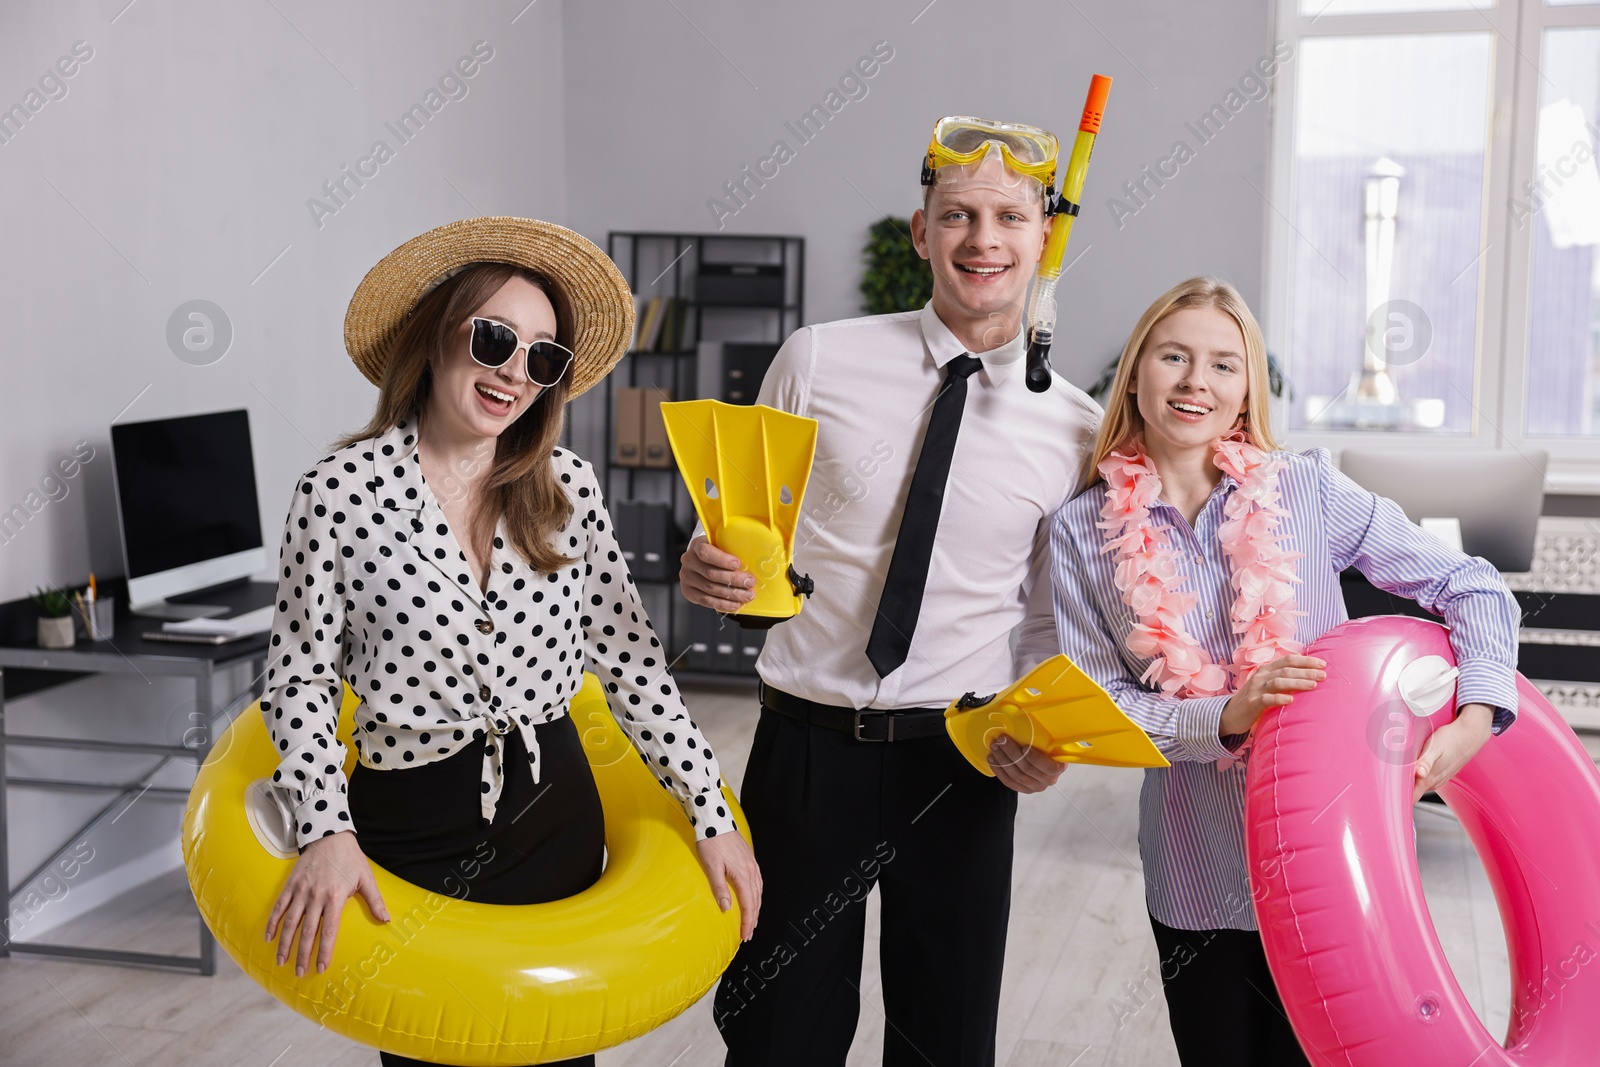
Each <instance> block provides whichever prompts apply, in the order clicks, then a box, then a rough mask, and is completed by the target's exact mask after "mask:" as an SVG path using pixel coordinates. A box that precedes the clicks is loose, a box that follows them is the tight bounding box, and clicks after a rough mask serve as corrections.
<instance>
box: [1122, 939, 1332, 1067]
mask: <svg viewBox="0 0 1600 1067" xmlns="http://www.w3.org/2000/svg"><path fill="white" fill-rule="evenodd" d="M1150 926H1151V928H1152V929H1153V930H1154V931H1155V934H1156V949H1157V950H1158V952H1159V953H1160V959H1161V986H1162V989H1163V991H1164V992H1165V993H1166V996H1167V1014H1168V1015H1170V1016H1171V1019H1172V1039H1173V1041H1174V1042H1176V1043H1177V1046H1178V1060H1179V1061H1180V1062H1181V1063H1182V1064H1183V1065H1184V1067H1212V1065H1214V1064H1221V1063H1225V1064H1227V1065H1228V1067H1297V1065H1306V1067H1309V1061H1308V1060H1307V1059H1306V1056H1305V1053H1304V1052H1302V1051H1301V1049H1300V1042H1299V1041H1298V1040H1296V1038H1295V1036H1294V1030H1293V1029H1291V1028H1290V1026H1289V1017H1288V1016H1287V1015H1285V1014H1284V1011H1283V1001H1282V1000H1281V999H1280V998H1279V997H1278V987H1277V985H1276V984H1274V982H1273V981H1272V972H1271V971H1269V970H1268V969H1267V956H1266V953H1265V952H1264V951H1262V948H1261V935H1260V934H1259V933H1257V932H1256V931H1254V930H1177V929H1174V928H1172V927H1170V926H1163V925H1162V924H1161V923H1159V922H1157V921H1156V919H1155V916H1151V917H1150Z"/></svg>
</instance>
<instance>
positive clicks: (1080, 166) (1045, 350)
mask: <svg viewBox="0 0 1600 1067" xmlns="http://www.w3.org/2000/svg"><path fill="white" fill-rule="evenodd" d="M1110 94H1111V79H1110V78H1108V77H1106V76H1105V75H1104V74H1096V75H1095V76H1094V77H1093V78H1091V79H1090V81H1089V98H1088V100H1086V101H1085V102H1084V105H1083V118H1082V119H1081V120H1080V121H1079V122H1078V136H1077V139H1076V140H1074V141H1073V142H1072V156H1071V157H1070V159H1069V160H1068V162H1067V174H1066V177H1065V178H1064V179H1062V182H1061V199H1060V200H1059V201H1058V202H1057V206H1056V208H1055V211H1054V213H1053V214H1054V217H1055V223H1054V224H1053V225H1052V226H1051V227H1050V236H1049V237H1048V238H1046V239H1045V243H1044V252H1043V253H1041V254H1040V256H1039V274H1038V277H1037V278H1035V279H1034V282H1033V295H1032V296H1031V297H1030V298H1029V300H1028V388H1029V389H1031V390H1033V391H1034V392H1035V393H1042V392H1044V391H1045V390H1046V389H1048V388H1050V344H1051V342H1052V341H1054V339H1055V330H1056V282H1057V280H1058V279H1060V277H1061V261H1062V260H1063V259H1064V258H1065V257H1066V253H1067V238H1068V237H1070V236H1071V235H1072V223H1073V220H1074V219H1076V218H1077V216H1078V202H1079V198H1080V197H1081V196H1082V195H1083V179H1084V176H1085V175H1087V174H1088V173H1089V156H1090V154H1091V153H1092V152H1093V151H1094V139H1095V138H1096V137H1097V136H1098V135H1099V133H1100V116H1101V115H1102V114H1103V113H1104V112H1105V108H1106V97H1108V96H1109V95H1110Z"/></svg>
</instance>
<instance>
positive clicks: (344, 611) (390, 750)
mask: <svg viewBox="0 0 1600 1067" xmlns="http://www.w3.org/2000/svg"><path fill="white" fill-rule="evenodd" d="M409 422H410V420H407V421H403V422H401V423H400V424H399V425H398V426H396V427H394V428H393V429H391V430H390V431H389V432H388V433H386V434H384V435H383V436H381V437H377V438H372V439H368V440H366V441H360V442H357V443H356V444H353V445H350V446H348V447H346V448H343V449H340V450H339V451H338V452H335V453H334V454H333V455H331V456H329V457H327V458H326V459H324V460H323V461H322V462H321V463H319V464H317V466H316V467H314V468H313V469H312V470H310V471H308V472H307V473H306V474H305V475H304V476H303V477H302V479H301V481H300V485H299V487H298V488H297V489H296V491H295V495H294V502H293V504H292V505H291V506H290V509H289V519H288V523H287V527H286V529H285V532H284V540H283V547H282V551H281V553H280V563H281V567H282V569H281V571H280V572H279V578H278V610H277V613H276V615H275V616H274V620H273V625H272V641H271V645H270V649H269V653H268V660H267V678H266V691H265V693H264V694H263V696H262V698H261V712H262V715H263V716H264V717H265V719H266V723H267V729H268V730H269V731H270V733H271V735H272V740H273V743H274V744H275V745H277V747H278V751H279V752H280V753H281V755H282V759H281V761H280V762H279V764H278V768H277V770H276V771H274V772H273V775H272V780H273V783H274V784H275V786H276V788H277V789H278V791H279V799H280V800H281V801H283V802H284V803H285V807H286V809H287V810H288V811H290V812H292V813H293V816H294V820H295V826H296V829H297V831H298V835H299V842H300V844H301V845H302V846H304V845H305V844H306V843H307V842H310V841H314V840H316V839H317V838H319V837H324V836H326V835H328V834H332V833H337V832H339V831H340V830H351V829H355V827H353V826H352V825H351V823H350V810H349V806H348V803H347V798H346V787H347V782H346V779H345V775H344V771H343V766H344V759H345V747H344V745H342V744H340V743H339V741H338V740H336V739H335V737H334V730H335V727H336V725H337V722H338V715H339V706H340V703H341V702H342V700H343V697H344V693H343V683H344V682H348V683H349V684H350V687H351V688H352V689H353V690H355V692H356V694H357V695H358V696H360V697H361V704H360V706H359V707H358V708H357V709H356V712H355V716H356V727H355V731H354V738H353V740H354V742H355V746H356V755H357V758H359V759H360V761H361V763H362V764H363V765H365V766H367V767H371V768H373V769H374V770H400V769H403V768H406V767H412V766H418V765H421V764H425V763H432V762H434V761H436V760H442V759H444V758H446V757H447V756H450V755H453V754H454V753H456V752H459V751H460V750H461V749H462V748H464V747H466V746H467V745H468V744H471V743H472V742H473V741H475V740H476V739H478V738H482V737H484V735H485V734H487V735H488V738H487V742H486V744H485V746H484V757H483V784H482V789H483V797H482V813H483V817H484V818H485V819H489V818H492V817H493V815H494V811H495V805H496V803H497V802H498V800H499V798H500V793H501V788H502V785H503V783H504V779H505V775H506V774H507V773H515V772H516V771H515V768H511V769H508V768H506V767H505V766H504V745H503V743H502V740H501V739H502V738H503V737H504V736H505V735H506V734H507V733H509V732H510V731H512V730H518V731H520V733H521V734H522V739H523V742H524V743H525V744H526V746H527V750H528V763H529V765H530V769H531V771H532V773H533V780H534V781H535V782H537V781H538V780H539V748H538V742H537V739H536V736H535V734H534V731H533V727H534V726H535V725H536V724H539V723H545V722H550V721H552V720H554V719H557V718H559V717H561V716H562V715H565V714H566V713H567V702H568V701H569V700H570V699H571V697H572V696H573V694H575V693H576V692H577V691H578V688H579V686H580V685H581V684H582V681H583V670H584V663H585V660H587V661H588V662H589V663H590V664H592V665H593V669H594V671H595V673H596V674H597V675H599V676H600V679H601V680H602V681H603V682H604V683H605V688H606V691H607V694H608V696H609V699H610V701H611V705H612V708H613V711H614V712H616V711H620V712H621V716H620V719H619V722H620V724H621V726H622V727H623V729H624V730H625V731H626V732H627V733H628V735H629V737H631V738H632V739H633V744H634V747H635V748H637V749H638V750H639V752H640V755H641V757H642V758H643V759H644V761H645V763H646V765H647V766H649V767H650V769H651V771H652V772H653V773H654V774H655V776H656V778H657V779H658V780H659V781H660V782H661V784H662V786H664V787H665V788H666V789H668V790H670V791H671V792H672V793H673V794H674V795H675V796H676V797H677V798H678V800H679V801H680V802H681V803H682V804H683V808H684V812H685V813H686V814H687V815H688V817H689V822H690V823H691V824H692V825H693V826H694V827H695V830H696V833H697V834H698V836H700V837H702V838H704V837H714V836H715V835H717V834H719V833H731V832H733V830H734V822H733V819H732V817H731V816H730V815H729V813H728V810H727V806H726V804H724V802H723V798H722V793H721V788H720V787H721V784H722V781H721V774H720V771H719V768H718V766H717V761H716V758H715V757H714V756H713V755H712V753H711V749H710V747H709V746H707V744H706V740H705V738H704V737H703V736H702V735H701V733H700V729H699V727H697V726H696V725H695V724H694V722H693V721H691V720H690V718H689V715H688V712H687V711H686V710H685V708H684V706H683V700H682V699H681V698H680V697H679V695H678V690H677V686H676V685H675V684H674V683H673V681H672V677H671V675H670V674H668V673H667V662H666V657H665V655H664V654H663V649H662V647H661V642H660V641H659V640H658V639H657V638H656V635H655V631H654V629H653V628H652V627H651V625H650V620H649V619H648V618H647V617H646V616H645V612H644V607H643V605H642V604H641V603H640V601H639V595H638V592H637V590H636V589H635V588H634V584H633V578H632V576H631V575H630V574H629V573H628V568H627V564H626V563H625V562H624V561H623V559H622V552H621V550H620V549H619V548H618V547H617V541H616V535H615V533H614V531H613V529H612V525H611V519H610V516H609V515H608V514H607V513H606V508H605V504H604V503H603V502H602V500H601V499H600V489H599V486H598V484H597V482H596V479H595V475H594V471H593V470H592V468H590V466H589V465H588V464H587V463H585V462H584V461H583V460H581V459H579V458H578V457H577V456H575V455H573V454H572V453H571V452H567V451H564V450H562V449H557V450H556V451H555V453H554V454H553V456H552V458H551V462H552V463H553V464H554V465H555V469H556V473H557V476H558V477H559V478H560V480H561V483H562V485H563V486H564V487H565V489H566V491H567V495H568V497H569V498H570V499H571V500H572V505H573V513H572V519H571V521H570V522H569V523H568V524H567V526H566V528H565V529H564V530H562V531H561V533H560V534H559V535H558V537H557V540H556V542H555V543H556V545H557V546H558V547H560V548H561V549H562V551H563V552H564V554H566V555H568V556H571V557H573V558H575V559H576V561H577V562H575V563H573V564H572V565H571V566H569V567H565V568H563V569H560V570H558V571H555V572H554V573H549V574H541V573H539V572H537V571H535V570H533V569H532V568H531V567H529V566H528V564H527V561H526V560H524V559H523V558H522V556H521V555H520V554H519V553H517V552H516V551H515V549H513V548H511V547H509V540H508V539H507V537H506V528H505V524H504V522H503V521H502V523H501V525H500V528H499V529H498V530H497V531H496V536H495V538H494V542H493V545H494V547H493V552H492V554H491V557H490V560H489V566H488V573H487V577H486V580H485V584H486V588H479V586H478V585H477V584H476V582H475V581H474V580H473V577H472V574H471V568H470V567H468V565H467V559H466V556H465V555H464V554H463V553H462V551H461V548H460V546H459V543H458V542H457V540H456V538H455V536H454V534H453V533H452V532H451V530H450V527H449V525H448V524H447V523H446V522H445V518H444V513H443V512H442V511H441V510H440V508H439V504H438V501H437V500H435V498H434V496H433V493H432V491H431V490H430V489H429V488H428V485H427V483H426V481H425V480H424V479H423V477H422V467H421V465H420V463H419V461H418V456H417V449H416V432H415V428H414V425H408V423H409Z"/></svg>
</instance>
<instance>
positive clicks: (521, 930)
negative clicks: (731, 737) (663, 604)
mask: <svg viewBox="0 0 1600 1067" xmlns="http://www.w3.org/2000/svg"><path fill="white" fill-rule="evenodd" d="M357 704H358V699H357V697H356V696H355V694H354V693H353V692H351V691H350V689H349V688H346V689H345V699H344V706H343V708H342V709H341V711H340V717H339V737H340V739H341V740H343V741H346V742H348V740H349V736H350V729H351V725H352V713H353V711H354V709H355V707H356V706H357ZM570 713H571V715H572V717H573V720H574V722H575V724H576V725H577V727H578V730H579V733H580V734H581V736H582V738H583V746H584V751H585V753H586V754H587V755H588V758H589V763H590V766H591V767H592V768H593V770H594V777H595V784H596V785H597V786H598V787H599V791H600V799H601V803H602V804H603V806H604V808H605V821H606V865H605V872H604V873H603V874H602V875H601V876H600V880H599V881H598V882H596V883H595V884H594V885H593V886H591V887H590V888H588V889H587V890H585V891H584V892H582V893H580V894H578V895H577V896H575V897H570V898H568V899H566V900H559V901H553V902H551V903H548V904H527V905H519V906H507V905H492V904H478V903H473V902H470V901H466V900H461V899H457V898H455V897H452V896H444V895H440V894H437V893H430V892H427V891H425V890H422V889H420V888H418V887H417V886H414V885H411V884H410V883H408V882H404V881H402V880H400V879H399V878H396V877H395V876H394V875H392V874H390V873H389V872H388V871H385V870H383V869H381V868H379V867H378V866H377V865H376V864H374V865H373V867H374V870H375V871H376V874H377V880H378V889H379V891H380V892H381V893H382V894H383V900H384V903H385V904H386V905H387V906H388V909H389V915H390V919H391V921H390V922H389V923H387V924H385V923H379V922H377V921H375V920H374V919H373V918H372V917H371V915H370V914H369V913H368V911H367V909H366V906H365V905H364V904H363V903H361V902H360V901H359V900H357V899H352V900H351V902H350V903H349V904H347V905H346V907H345V912H344V917H343V919H342V921H341V924H340V927H339V936H338V940H337V942H336V944H335V946H334V950H333V962H332V963H331V964H330V966H329V967H328V969H327V971H326V972H325V973H323V974H320V975H319V974H316V973H315V971H314V970H313V971H311V972H309V973H307V974H306V975H305V976H304V977H303V978H296V977H295V975H294V966H293V961H292V960H291V961H290V962H289V963H288V964H286V965H284V966H282V967H280V966H278V964H277V959H276V953H277V946H276V943H275V942H268V941H265V940H263V939H262V933H263V931H264V930H265V928H266V922H267V914H268V912H269V911H271V909H272V904H273V901H274V900H276V899H277V896H278V893H279V892H280V891H281V890H282V888H283V884H284V882H285V880H286V879H287V878H288V876H289V870H290V868H291V867H293V865H294V860H293V853H292V852H290V851H280V850H279V849H282V848H283V844H282V842H283V840H284V838H282V837H280V838H279V841H280V844H279V845H278V848H277V849H274V848H273V846H272V842H271V836H272V835H271V833H270V832H268V831H270V830H272V829H274V828H272V827H263V825H262V815H261V812H262V811H263V810H265V809H264V807H263V805H261V804H260V803H259V796H258V802H257V803H256V804H251V803H249V802H248V801H247V794H249V793H250V791H251V790H252V789H254V790H256V791H257V793H258V794H259V791H260V789H261V788H262V787H261V786H259V785H257V784H256V783H258V782H260V781H261V780H263V779H267V778H269V777H270V776H271V774H272V771H273V769H274V767H275V766H276V764H277V755H276V752H275V750H274V748H273V746H272V742H271V741H270V739H269V738H268V736H267V730H266V726H265V724H264V723H263V722H262V719H261V712H260V706H259V705H254V706H252V707H251V708H250V709H248V710H247V711H246V712H245V713H244V714H242V715H240V716H239V718H238V719H237V720H236V721H235V722H234V723H233V725H232V726H230V727H229V728H228V730H227V731H226V732H225V733H224V734H223V735H222V737H221V738H220V739H219V740H218V742H217V746H216V749H215V750H214V751H213V752H212V753H211V756H210V758H209V759H207V760H206V762H205V765H204V766H203V767H201V769H200V773H199V776H198V777H197V779H196V780H195V784H194V790H193V792H191V793H190V794H189V804H188V808H187V810H186V811H185V813H184V819H183V860H184V865H185V867H186V868H187V870H188V874H189V885H190V887H191V888H192V889H193V890H194V897H195V900H196V902H198V904H199V906H200V914H201V917H202V918H203V919H204V920H205V923H206V925H207V926H209V927H210V928H211V932H212V933H213V934H215V935H216V938H217V942H218V943H219V944H221V945H222V947H223V949H224V950H226V951H227V953H228V955H230V956H232V957H233V959H234V960H235V961H236V962H237V963H238V964H239V966H240V967H241V968H242V969H243V970H244V972H245V973H246V974H248V975H249V976H250V977H251V978H253V979H255V980H256V981H257V982H258V983H260V984H261V985H262V986H263V987H265V988H266V990H267V991H268V992H270V993H271V994H272V995H273V996H275V997H277V998H278V999H279V1000H281V1001H283V1002H284V1003H285V1004H287V1005H289V1007H291V1008H293V1009H294V1010H295V1011H297V1012H299V1013H300V1014H302V1015H304V1016H306V1017H307V1018H310V1019H313V1020H315V1021H316V1022H317V1023H319V1024H321V1025H324V1026H326V1027H327V1028H328V1029H329V1030H332V1031H334V1032H335V1033H339V1034H342V1035H344V1036H346V1037H349V1038H351V1039H353V1040H355V1041H359V1042H362V1043H363V1044H366V1045H371V1046H374V1047H376V1048H380V1049H383V1050H384V1051H386V1052H393V1053H398V1054H400V1055H403V1056H410V1057H413V1058H415V1059H421V1060H430V1061H434V1062H439V1063H451V1064H463V1065H467V1067H477V1065H480V1064H481V1065H495V1064H527V1063H542V1062H546V1061H549V1060H559V1059H565V1058H567V1057H571V1056H582V1055H585V1054H587V1053H591V1052H595V1051H597V1050H598V1049H602V1048H608V1047H610V1046H612V1045H617V1044H620V1043H622V1042H624V1041H627V1040H629V1039H630V1038H633V1037H637V1036H638V1035H640V1034H643V1033H645V1032H646V1031H648V1030H651V1029H653V1028H654V1027H656V1026H659V1025H661V1024H662V1023H664V1022H666V1021H667V1020H668V1019H671V1018H672V1017H673V1016H675V1015H677V1014H678V1013H679V1012H681V1011H683V1010H684V1009H685V1008H687V1007H688V1006H689V1005H691V1004H693V1003H694V1002H695V1001H696V1000H699V999H700V997H701V996H703V995H704V994H705V993H706V991H707V990H708V989H710V988H711V985H712V983H713V982H715V981H716V980H717V978H718V976H720V975H721V973H722V972H723V970H725V969H726V968H727V966H728V964H729V962H731V961H732V959H733V953H734V950H735V949H736V948H737V947H738V944H739V908H738V905H737V904H735V906H734V907H732V908H730V909H729V910H728V911H727V912H723V911H722V910H721V909H719V908H718V907H717V903H716V901H715V900H714V899H713V897H712V895H711V890H710V887H709V885H708V883H707V881H706V877H705V875H704V873H703V872H702V870H701V868H700V865H699V862H698V860H697V859H696V856H695V852H694V844H693V841H694V837H693V833H692V830H691V828H690V826H689V823H688V820H686V819H685V818H684V817H683V812H682V809H680V808H679V807H678V805H677V803H676V802H675V801H674V799H673V798H672V797H671V795H670V794H668V793H667V791H666V790H664V789H662V788H661V786H660V784H659V783H658V782H657V781H656V779H655V778H654V776H653V775H652V774H651V772H650V771H649V769H648V768H646V767H645V766H644V763H643V761H641V760H640V759H639V757H638V755H637V754H636V752H635V750H634V749H633V746H632V745H631V744H629V742H628V738H627V736H626V735H625V734H623V732H622V730H621V728H620V727H618V726H617V723H616V720H614V719H613V718H612V717H611V711H610V708H609V707H608V706H607V705H606V700H605V695H604V693H603V692H602V690H601V688H600V684H599V682H598V681H597V680H596V679H595V678H594V677H593V676H592V675H591V676H587V677H586V678H585V681H584V686H583V689H582V690H581V691H580V692H579V693H578V695H577V696H576V697H574V698H573V700H572V706H571V711H570ZM354 762H355V755H354V750H353V749H352V750H351V752H350V755H349V757H348V760H347V763H346V768H345V769H346V771H348V770H349V769H350V766H351V765H353V764H354ZM724 795H725V796H726V797H727V801H728V804H729V807H730V810H731V811H732V812H733V814H734V818H735V819H736V820H737V821H738V823H739V828H740V829H741V830H743V831H744V832H745V833H747V834H748V832H749V827H748V824H747V823H746V822H745V819H744V814H743V812H741V811H740V810H739V807H738V804H737V802H736V801H735V800H734V798H733V797H732V796H731V795H729V794H727V792H726V790H725V791H724ZM276 829H279V830H280V833H281V832H283V831H286V829H287V828H282V827H280V828H276ZM464 874H470V872H464Z"/></svg>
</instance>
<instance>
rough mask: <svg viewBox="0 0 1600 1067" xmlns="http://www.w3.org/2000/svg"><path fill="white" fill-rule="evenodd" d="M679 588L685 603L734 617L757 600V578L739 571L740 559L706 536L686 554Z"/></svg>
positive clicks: (746, 572) (696, 542)
mask: <svg viewBox="0 0 1600 1067" xmlns="http://www.w3.org/2000/svg"><path fill="white" fill-rule="evenodd" d="M678 585H679V587H680V588H681V589H682V590H683V595H684V599H686V600H688V601H689V602H690V603H691V604H699V605H700V606H701V607H703V608H710V609H711V610H712V611H720V612H722V613H723V614H724V615H731V614H733V613H734V612H736V611H738V610H739V609H740V608H742V607H744V606H745V605H746V604H748V603H749V602H750V601H752V600H754V599H755V597H756V594H755V588H756V579H755V575H753V574H751V573H750V572H749V571H744V570H740V569H739V559H738V557H737V556H731V555H729V554H728V553H726V552H724V551H722V549H720V548H718V547H717V546H716V545H713V544H712V543H711V542H710V541H707V540H706V539H705V537H704V535H702V536H700V537H696V538H695V539H694V540H693V541H690V542H689V547H688V548H687V549H685V550H684V553H683V569H682V571H681V572H680V573H679V575H678Z"/></svg>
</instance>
